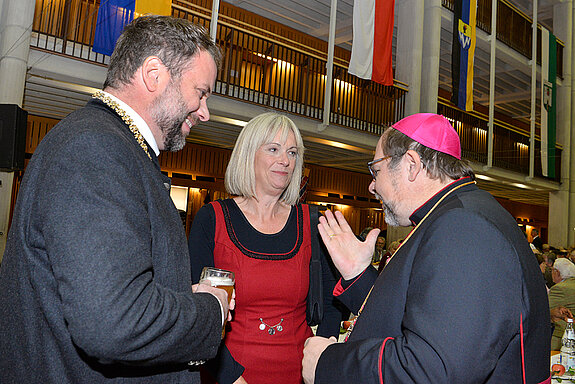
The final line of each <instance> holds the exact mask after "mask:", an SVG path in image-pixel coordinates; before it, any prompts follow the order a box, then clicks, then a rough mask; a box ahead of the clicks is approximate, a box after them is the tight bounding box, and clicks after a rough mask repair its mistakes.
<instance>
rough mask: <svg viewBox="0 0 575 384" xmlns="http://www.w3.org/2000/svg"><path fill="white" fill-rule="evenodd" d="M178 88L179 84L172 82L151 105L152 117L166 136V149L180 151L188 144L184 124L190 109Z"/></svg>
mask: <svg viewBox="0 0 575 384" xmlns="http://www.w3.org/2000/svg"><path fill="white" fill-rule="evenodd" d="M178 90H179V86H178V84H176V83H174V82H172V83H170V85H169V86H168V88H166V90H165V91H164V93H163V94H162V95H160V96H158V97H157V98H156V100H154V102H153V103H152V106H151V110H152V111H151V114H152V117H153V118H154V120H155V122H156V124H157V126H158V127H159V128H160V130H161V131H162V133H163V136H164V143H163V144H164V146H163V147H164V148H163V150H164V151H172V152H175V151H179V150H181V149H182V148H184V146H185V145H186V136H185V135H184V134H183V132H182V124H184V122H185V121H186V118H187V117H188V110H187V106H186V103H185V102H184V100H183V99H182V97H181V95H180V94H179V92H178Z"/></svg>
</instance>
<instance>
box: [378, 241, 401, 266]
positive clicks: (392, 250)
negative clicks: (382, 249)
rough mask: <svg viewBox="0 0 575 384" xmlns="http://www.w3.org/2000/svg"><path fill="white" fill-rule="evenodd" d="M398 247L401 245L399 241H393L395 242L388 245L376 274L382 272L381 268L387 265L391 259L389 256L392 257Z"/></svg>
mask: <svg viewBox="0 0 575 384" xmlns="http://www.w3.org/2000/svg"><path fill="white" fill-rule="evenodd" d="M400 245H401V240H395V241H392V242H391V244H389V249H388V250H387V252H386V253H385V254H384V255H383V257H382V262H381V263H379V267H378V268H377V272H381V271H382V270H383V268H384V267H385V265H386V264H387V262H388V261H389V259H391V256H393V254H394V253H395V251H397V248H399V246H400Z"/></svg>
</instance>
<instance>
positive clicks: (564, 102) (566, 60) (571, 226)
mask: <svg viewBox="0 0 575 384" xmlns="http://www.w3.org/2000/svg"><path fill="white" fill-rule="evenodd" d="M574 16H575V8H574V3H573V1H572V0H568V1H565V2H562V3H558V4H557V5H555V6H554V7H553V33H554V34H555V35H556V36H557V38H558V39H560V40H561V41H563V42H564V43H565V48H564V49H563V80H562V82H561V85H560V86H559V87H558V89H557V141H558V142H559V143H561V144H562V145H563V152H562V154H561V175H560V177H561V190H560V191H558V192H554V193H551V194H550V195H549V225H548V228H549V243H550V244H551V245H559V246H563V247H569V246H572V245H575V153H573V149H575V134H573V133H572V128H571V127H573V126H574V124H575V114H574V112H575V108H574V106H573V103H574V102H575V95H574V93H573V92H574V84H573V73H574V69H575V68H574V67H573V44H574V43H575V41H574V39H573V17H574ZM566 212H567V214H566Z"/></svg>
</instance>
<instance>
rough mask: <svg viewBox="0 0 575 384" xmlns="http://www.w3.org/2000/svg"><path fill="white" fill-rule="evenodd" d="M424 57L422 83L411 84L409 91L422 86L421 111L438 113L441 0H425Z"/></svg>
mask: <svg viewBox="0 0 575 384" xmlns="http://www.w3.org/2000/svg"><path fill="white" fill-rule="evenodd" d="M424 2H425V13H424V21H423V36H422V44H423V57H422V66H421V82H420V84H409V92H412V90H415V88H420V92H421V100H420V108H419V112H430V113H437V99H438V96H437V90H438V89H439V54H440V50H441V12H442V9H443V7H442V5H441V0H424Z"/></svg>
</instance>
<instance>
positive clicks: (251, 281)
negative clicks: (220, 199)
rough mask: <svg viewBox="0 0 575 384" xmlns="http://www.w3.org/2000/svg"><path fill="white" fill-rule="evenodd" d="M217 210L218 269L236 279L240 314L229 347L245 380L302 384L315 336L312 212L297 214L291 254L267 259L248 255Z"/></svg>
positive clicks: (232, 325) (217, 206)
mask: <svg viewBox="0 0 575 384" xmlns="http://www.w3.org/2000/svg"><path fill="white" fill-rule="evenodd" d="M213 207H214V210H215V213H216V233H215V249H214V264H215V266H216V267H218V268H222V269H227V270H230V271H234V273H235V276H236V308H235V312H234V318H233V321H231V322H230V323H228V328H227V330H226V337H225V344H226V346H227V347H228V349H229V350H230V352H231V354H232V356H233V357H234V359H235V360H236V361H238V362H239V363H240V364H241V365H243V366H244V367H245V371H244V373H243V377H244V378H245V379H246V380H247V382H248V383H249V384H269V383H274V384H301V383H302V375H301V369H302V364H301V362H302V358H303V344H304V342H305V340H306V339H307V338H308V337H310V336H312V331H311V329H310V327H309V326H308V325H307V323H306V315H305V312H306V298H307V292H308V286H309V262H310V255H311V243H310V231H309V230H304V228H305V229H309V228H310V222H309V211H308V210H307V209H302V208H301V206H299V207H298V208H297V209H296V212H297V213H296V214H297V215H298V217H297V220H295V222H296V223H297V226H298V228H297V234H298V235H297V239H296V238H294V239H293V247H291V251H290V252H288V253H283V254H268V253H261V252H257V250H254V249H247V248H246V247H245V245H244V244H242V243H241V242H240V241H239V240H238V238H237V237H236V236H235V233H234V228H233V226H232V225H231V221H230V220H229V215H228V217H227V220H226V218H225V217H224V211H223V210H222V206H221V205H220V204H219V203H215V204H213ZM306 208H307V207H306ZM224 209H227V207H225V206H224ZM226 221H227V222H228V226H227V227H226ZM246 224H247V220H246ZM247 225H249V224H247ZM260 235H261V236H274V235H266V234H260Z"/></svg>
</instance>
